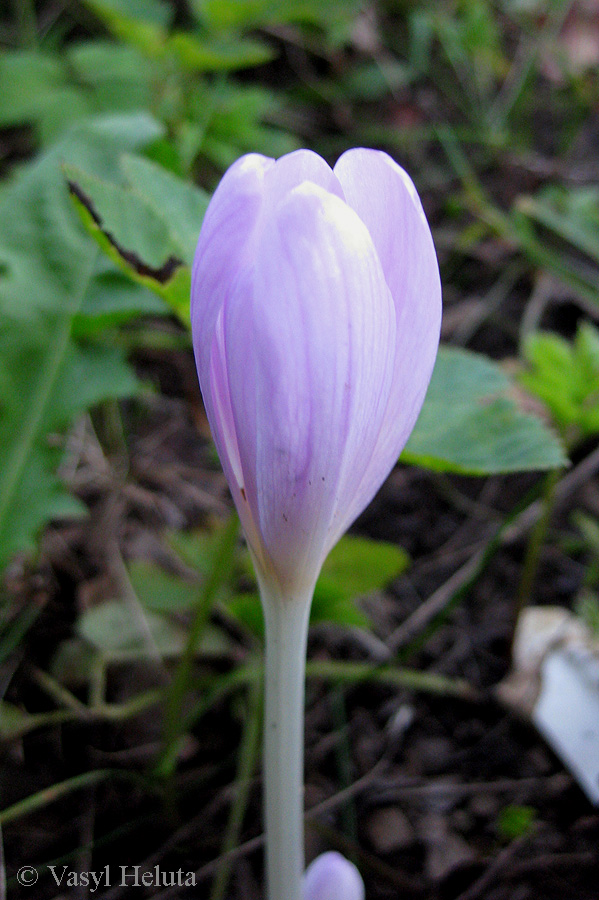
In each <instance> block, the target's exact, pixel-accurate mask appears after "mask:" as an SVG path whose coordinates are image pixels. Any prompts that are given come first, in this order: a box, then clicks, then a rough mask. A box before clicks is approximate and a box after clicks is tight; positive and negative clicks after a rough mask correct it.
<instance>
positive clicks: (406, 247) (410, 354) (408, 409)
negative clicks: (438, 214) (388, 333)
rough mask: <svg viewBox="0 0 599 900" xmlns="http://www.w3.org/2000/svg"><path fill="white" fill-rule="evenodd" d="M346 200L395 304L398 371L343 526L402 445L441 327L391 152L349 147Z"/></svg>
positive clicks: (426, 250) (418, 223)
mask: <svg viewBox="0 0 599 900" xmlns="http://www.w3.org/2000/svg"><path fill="white" fill-rule="evenodd" d="M334 172H335V175H336V176H337V177H338V179H339V181H340V183H341V186H342V188H343V192H344V195H345V198H346V202H347V203H348V204H349V206H351V207H352V209H354V210H355V211H356V213H357V214H358V215H359V216H360V218H361V219H362V221H363V222H364V224H365V225H366V227H367V228H368V231H369V232H370V235H371V237H372V241H373V243H374V246H375V247H376V250H377V253H378V256H379V259H380V261H381V265H382V267H383V271H384V273H385V278H386V280H387V284H388V285H389V289H390V291H391V295H392V297H393V301H394V304H395V310H396V323H397V348H396V357H395V371H394V375H393V386H392V389H391V393H390V397H389V403H388V407H387V411H386V413H385V421H384V423H383V426H382V428H381V432H380V435H379V438H378V441H377V445H376V449H375V451H374V452H373V454H372V462H371V465H370V466H369V469H368V471H367V472H366V473H365V476H364V479H363V481H362V482H361V483H360V484H359V485H358V486H357V489H356V495H355V498H354V501H353V504H352V507H351V509H350V510H349V514H348V516H349V518H348V523H347V524H348V525H349V523H350V522H351V521H353V518H354V517H355V516H356V515H358V514H359V513H360V512H361V510H362V509H364V507H365V506H366V505H367V503H368V502H369V501H370V500H371V499H372V497H373V496H374V494H375V493H376V491H377V490H378V488H379V487H380V485H381V484H382V482H383V480H384V479H385V477H386V475H387V474H388V472H389V471H390V470H391V468H392V466H393V465H394V462H395V461H396V460H397V458H398V456H399V454H400V452H401V450H402V449H403V447H404V445H405V443H406V441H407V439H408V437H409V435H410V432H411V430H412V428H413V427H414V424H415V422H416V419H417V417H418V413H419V412H420V408H421V406H422V403H423V401H424V396H425V394H426V389H427V387H428V383H429V381H430V376H431V373H432V369H433V365H434V362H435V357H436V353H437V348H438V344H439V330H440V326H441V283H440V279H439V266H438V263H437V257H436V254H435V248H434V246H433V240H432V236H431V233H430V228H429V226H428V223H427V221H426V217H425V215H424V212H423V210H422V206H421V203H420V200H419V198H418V194H417V193H416V189H415V187H414V185H413V183H412V181H411V180H410V178H409V176H408V175H407V174H406V173H405V172H404V171H403V169H401V168H400V166H398V165H397V163H395V162H394V161H393V160H392V159H391V157H390V156H388V155H387V154H386V153H382V152H380V151H378V150H365V149H355V150H348V151H347V152H346V153H344V154H343V156H341V157H340V158H339V160H338V161H337V164H336V166H335V168H334Z"/></svg>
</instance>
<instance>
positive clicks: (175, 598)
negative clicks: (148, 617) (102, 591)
mask: <svg viewBox="0 0 599 900" xmlns="http://www.w3.org/2000/svg"><path fill="white" fill-rule="evenodd" d="M128 570H129V577H130V579H131V583H132V585H133V588H134V590H135V593H136V594H137V596H138V597H139V599H140V602H141V603H142V604H143V606H144V608H145V609H148V610H150V611H151V612H156V613H181V612H190V611H191V610H193V609H194V607H196V606H197V605H198V602H199V599H200V590H199V586H198V584H196V583H193V582H189V581H186V580H184V579H183V578H181V577H180V576H178V575H171V574H170V573H168V572H165V571H164V569H163V568H161V567H160V566H157V565H156V564H155V563H151V562H147V561H142V560H135V561H134V562H132V563H130V564H129V566H128Z"/></svg>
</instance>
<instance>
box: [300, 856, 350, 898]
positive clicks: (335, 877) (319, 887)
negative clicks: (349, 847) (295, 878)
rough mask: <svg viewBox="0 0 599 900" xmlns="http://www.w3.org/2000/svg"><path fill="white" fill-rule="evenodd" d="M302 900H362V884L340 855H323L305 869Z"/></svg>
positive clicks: (347, 862)
mask: <svg viewBox="0 0 599 900" xmlns="http://www.w3.org/2000/svg"><path fill="white" fill-rule="evenodd" d="M304 900H364V882H363V881H362V878H361V876H360V873H359V872H358V870H357V869H356V867H355V866H354V864H353V863H351V862H349V860H347V859H345V857H343V856H341V854H340V853H335V852H333V851H331V852H329V853H323V854H322V856H319V857H317V859H315V860H314V862H313V863H311V864H310V865H309V866H308V868H307V869H306V874H305V875H304Z"/></svg>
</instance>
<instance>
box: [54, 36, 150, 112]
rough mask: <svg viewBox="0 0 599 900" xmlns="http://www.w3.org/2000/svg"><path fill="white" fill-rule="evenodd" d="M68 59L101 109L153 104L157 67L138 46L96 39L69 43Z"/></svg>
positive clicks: (139, 106)
mask: <svg viewBox="0 0 599 900" xmlns="http://www.w3.org/2000/svg"><path fill="white" fill-rule="evenodd" d="M67 59H68V61H69V63H70V66H71V68H72V70H73V72H74V73H75V76H76V78H77V80H78V82H79V83H81V84H83V85H85V88H86V89H87V92H88V93H89V94H90V95H91V97H92V99H93V104H94V109H96V110H97V111H98V112H102V111H106V112H127V111H130V110H131V111H132V110H139V109H149V108H151V107H152V103H153V97H152V83H153V79H154V78H155V73H154V66H153V64H152V62H151V61H150V60H148V59H147V58H146V57H145V56H144V55H143V54H142V53H141V52H140V51H139V50H138V49H137V48H136V47H131V46H127V45H125V44H117V43H114V42H112V41H104V40H95V41H85V42H82V43H77V44H71V45H67Z"/></svg>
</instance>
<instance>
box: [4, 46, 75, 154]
mask: <svg viewBox="0 0 599 900" xmlns="http://www.w3.org/2000/svg"><path fill="white" fill-rule="evenodd" d="M0 86H1V88H0V127H1V126H10V125H25V124H34V125H35V126H36V130H37V133H38V136H39V137H40V139H41V140H42V142H43V143H48V142H49V141H50V140H52V139H54V138H55V137H56V136H57V135H58V134H60V133H61V132H64V131H66V130H67V129H68V128H69V126H70V125H71V124H73V123H74V122H75V121H76V120H77V119H80V118H81V117H83V116H86V115H88V114H89V113H90V112H91V111H92V106H91V103H90V101H89V99H88V98H87V97H86V96H85V94H84V92H83V91H82V90H81V88H80V86H78V85H74V84H70V83H69V73H68V70H67V67H66V66H65V63H64V61H63V60H62V59H60V57H59V56H57V55H51V54H49V53H42V52H41V51H37V50H3V51H0Z"/></svg>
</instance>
